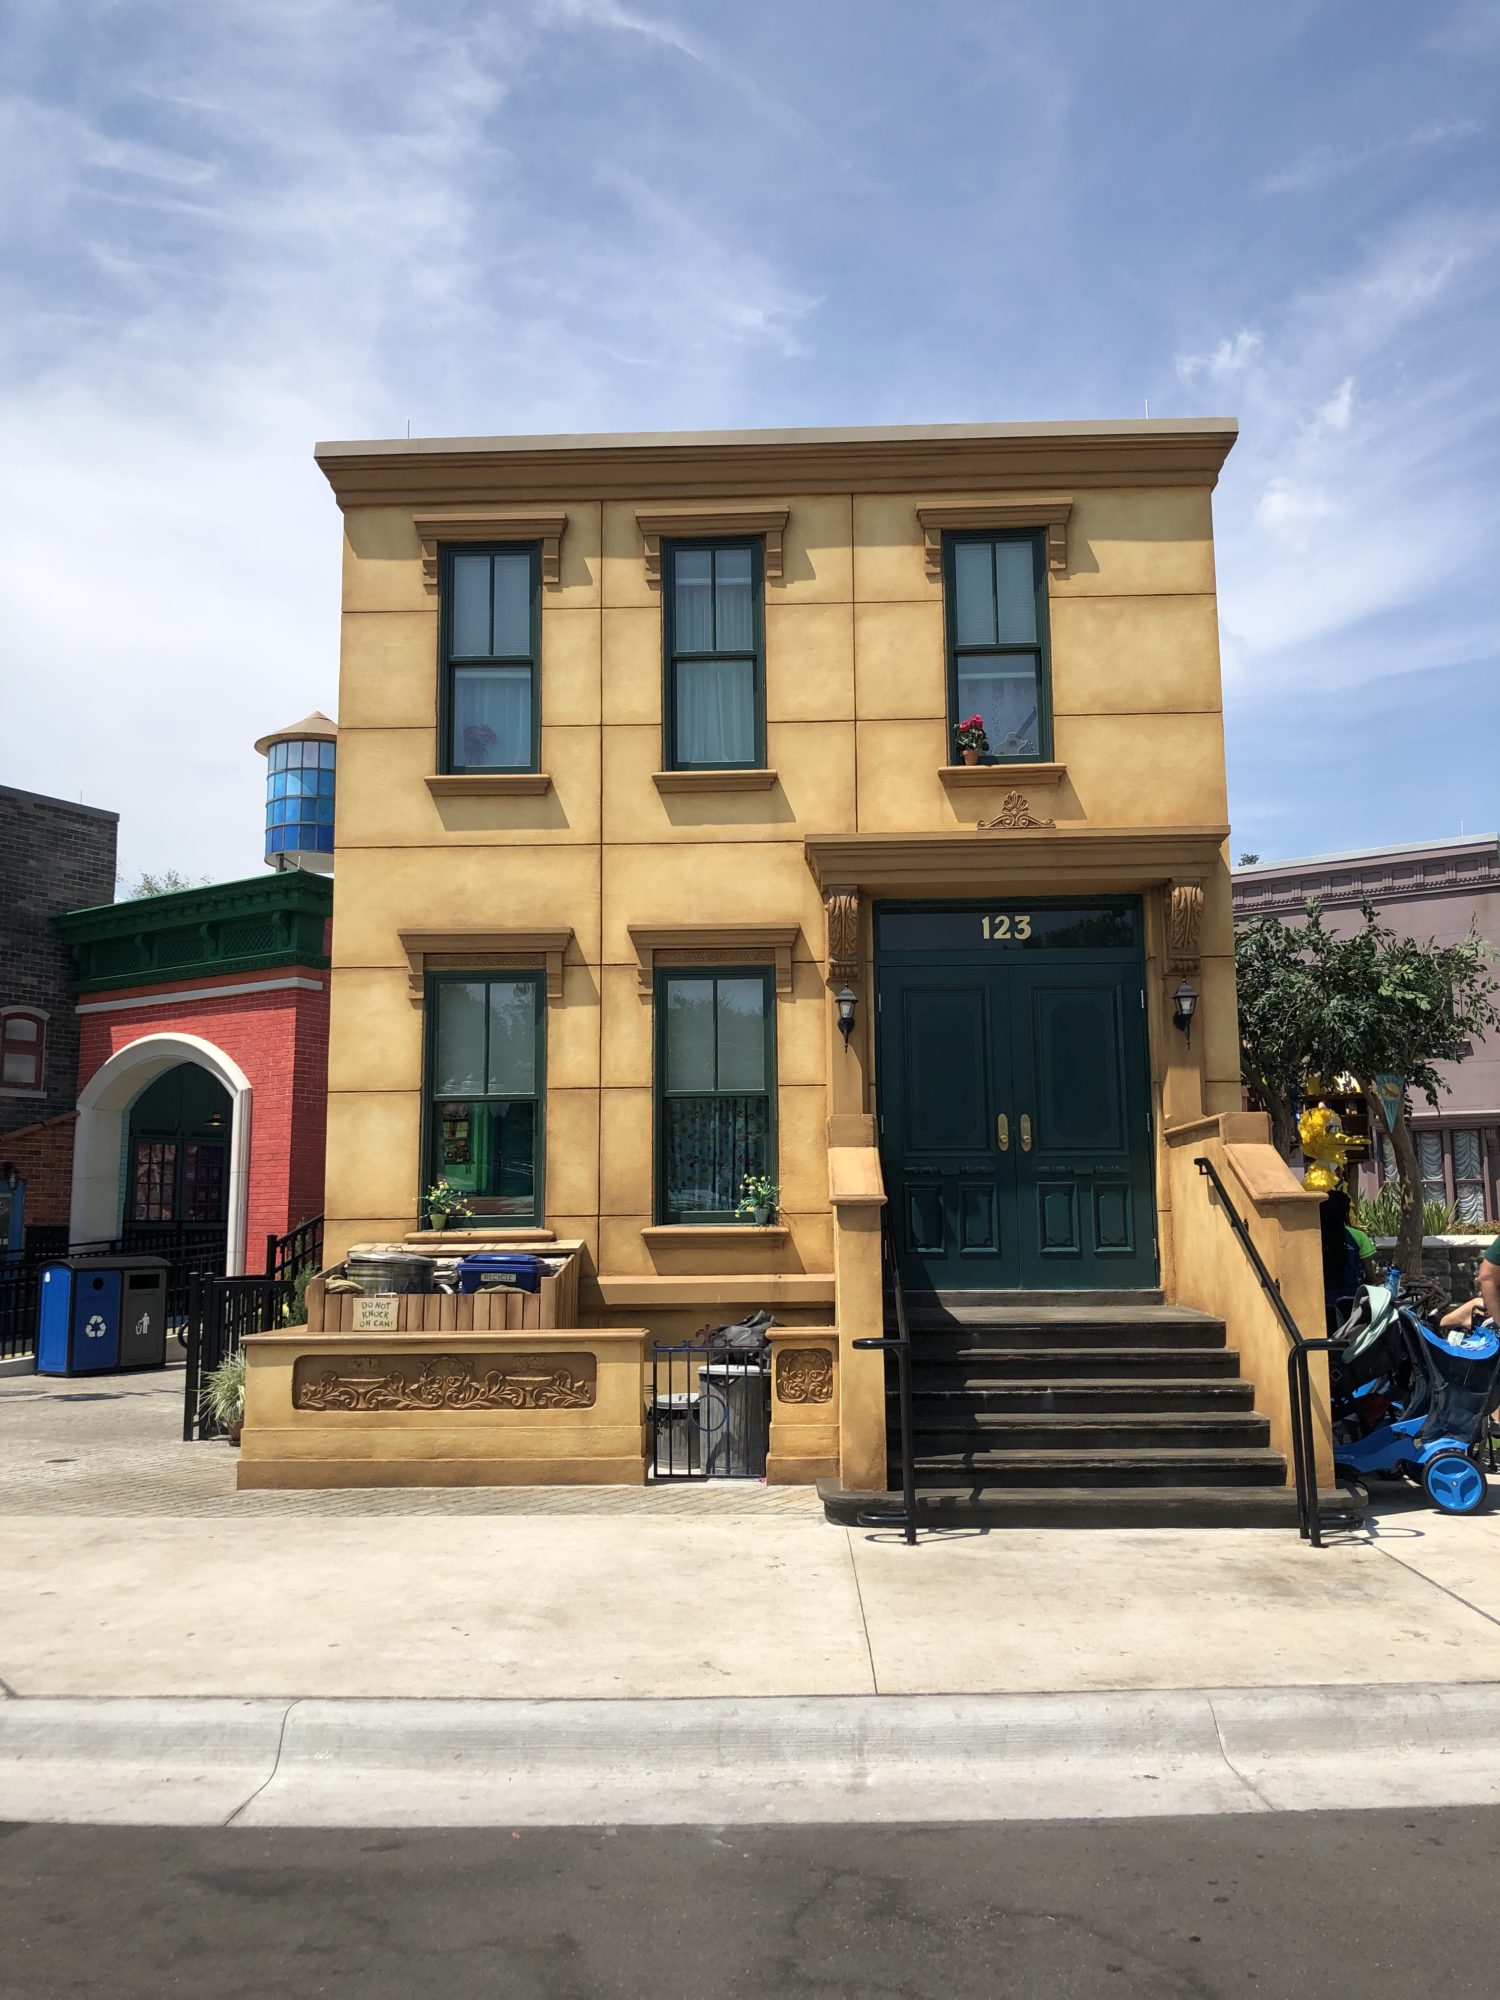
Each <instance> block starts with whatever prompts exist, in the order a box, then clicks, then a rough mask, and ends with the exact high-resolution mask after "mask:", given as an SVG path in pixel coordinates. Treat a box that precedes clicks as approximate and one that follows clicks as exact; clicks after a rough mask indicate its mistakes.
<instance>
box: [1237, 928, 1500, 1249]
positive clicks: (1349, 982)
mask: <svg viewBox="0 0 1500 2000" xmlns="http://www.w3.org/2000/svg"><path fill="white" fill-rule="evenodd" d="M1361 917H1362V919H1363V921H1362V922H1361V925H1360V928H1359V929H1358V930H1357V931H1356V932H1355V933H1354V934H1353V936H1351V937H1334V936H1333V935H1332V934H1331V933H1330V932H1329V931H1328V930H1327V928H1326V927H1325V925H1324V923H1323V912H1322V910H1321V908H1320V906H1319V905H1318V904H1317V903H1316V902H1310V903H1309V904H1308V905H1307V916H1306V918H1305V919H1304V921H1303V922H1302V923H1301V924H1285V925H1283V924H1278V923H1277V922H1276V920H1275V919H1274V918H1271V917H1258V918H1255V919H1254V920H1252V922H1250V923H1248V924H1245V925H1243V926H1241V928H1240V929H1239V931H1238V933H1237V935H1236V967H1237V971H1238V976H1239V989H1240V1024H1241V1063H1242V1069H1243V1074H1244V1078H1245V1083H1246V1087H1247V1088H1248V1089H1249V1090H1250V1092H1251V1095H1252V1096H1253V1097H1254V1098H1255V1101H1256V1102H1257V1103H1258V1104H1261V1105H1262V1106H1263V1107H1264V1108H1265V1109H1266V1110H1267V1111H1268V1112H1270V1114H1271V1120H1272V1131H1273V1133H1274V1134H1275V1136H1276V1141H1277V1144H1278V1145H1279V1146H1281V1147H1282V1149H1283V1151H1285V1152H1288V1153H1289V1152H1290V1151H1291V1150H1292V1144H1291V1143H1288V1139H1287V1135H1288V1134H1291V1135H1292V1139H1293V1140H1294V1137H1295V1128H1294V1126H1293V1125H1292V1118H1291V1111H1292V1098H1293V1097H1294V1096H1295V1095H1298V1094H1300V1091H1301V1088H1302V1082H1303V1079H1304V1078H1306V1077H1307V1076H1310V1075H1315V1076H1320V1077H1326V1078H1329V1079H1330V1080H1331V1079H1332V1078H1333V1077H1335V1076H1342V1075H1350V1076H1354V1077H1357V1078H1358V1079H1359V1082H1360V1085H1361V1088H1362V1089H1363V1091H1364V1095H1365V1101H1366V1103H1367V1104H1368V1105H1369V1108H1370V1120H1371V1125H1372V1127H1374V1126H1375V1125H1377V1124H1379V1123H1380V1122H1381V1119H1382V1114H1381V1112H1380V1108H1379V1105H1378V1102H1377V1100H1376V1095H1375V1078H1376V1077H1377V1076H1379V1075H1382V1074H1394V1075H1397V1076H1400V1077H1402V1078H1403V1079H1404V1081H1405V1086H1406V1092H1407V1095H1406V1096H1403V1099H1402V1103H1401V1106H1400V1108H1399V1110H1398V1112H1397V1114H1396V1119H1395V1124H1394V1126H1393V1128H1392V1130H1391V1150H1392V1152H1393V1153H1394V1154H1395V1158H1396V1175H1397V1179H1398V1181H1399V1184H1400V1189H1401V1226H1400V1229H1399V1231H1398V1233H1397V1239H1396V1262H1397V1263H1398V1264H1399V1265H1400V1266H1401V1268H1402V1270H1403V1271H1408V1272H1410V1273H1411V1274H1412V1275H1414V1276H1415V1275H1417V1274H1418V1273H1419V1272H1420V1271H1421V1268H1422V1173H1421V1168H1420V1166H1419V1164H1418V1161H1417V1151H1416V1147H1415V1145H1414V1144H1413V1142H1412V1136H1411V1125H1410V1101H1409V1093H1410V1092H1412V1091H1420V1092H1421V1093H1422V1095H1423V1096H1424V1097H1425V1098H1426V1099H1427V1101H1428V1103H1429V1104H1431V1105H1432V1106H1433V1107H1434V1109H1435V1108H1436V1106H1437V1103H1438V1093H1439V1091H1440V1090H1442V1089H1443V1088H1444V1086H1443V1084H1442V1081H1441V1079H1440V1078H1439V1076H1438V1073H1437V1065H1438V1064H1439V1063H1455V1062H1462V1061H1463V1059H1464V1058H1465V1056H1467V1055H1468V1054H1469V1053H1470V1045H1471V1042H1472V1038H1473V1037H1474V1036H1476V1035H1484V1034H1486V1033H1489V1032H1491V1031H1493V1030H1494V1029H1496V1028H1500V1008H1497V1007H1496V1005H1495V1002H1494V999H1493V997H1492V996H1493V995H1494V994H1495V993H1496V992H1500V981H1497V980H1496V979H1495V978H1494V977H1493V976H1492V974H1491V971H1490V962H1491V960H1492V958H1493V956H1494V954H1493V952H1492V951H1491V949H1490V947H1489V945H1488V944H1486V942H1485V941H1484V939H1482V938H1480V937H1479V936H1477V935H1476V934H1474V933H1473V932H1471V933H1470V935H1469V936H1468V937H1467V938H1465V939H1464V940H1463V942H1462V943H1460V944H1455V945H1439V944H1437V943H1435V942H1433V941H1432V940H1430V939H1429V940H1428V942H1427V943H1425V944H1423V943H1421V942H1419V941H1418V940H1417V939H1415V938H1406V937H1400V936H1398V935H1397V933H1396V932H1395V931H1393V930H1391V929H1390V927H1389V926H1388V925H1386V924H1383V923H1381V921H1380V919H1379V918H1378V917H1377V915H1376V914H1375V911H1374V909H1373V908H1372V907H1371V906H1370V904H1368V903H1366V904H1364V905H1363V907H1362V909H1361ZM1278 930H1279V931H1281V932H1282V936H1281V937H1280V938H1279V939H1278V938H1275V937H1273V936H1272V935H1271V933H1272V932H1273V931H1278Z"/></svg>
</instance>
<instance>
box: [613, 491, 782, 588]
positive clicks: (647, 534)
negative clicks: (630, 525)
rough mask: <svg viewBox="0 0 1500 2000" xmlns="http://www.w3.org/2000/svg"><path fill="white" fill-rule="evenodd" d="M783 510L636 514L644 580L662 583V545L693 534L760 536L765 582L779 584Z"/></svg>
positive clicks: (725, 509)
mask: <svg viewBox="0 0 1500 2000" xmlns="http://www.w3.org/2000/svg"><path fill="white" fill-rule="evenodd" d="M788 511H789V510H788V509H787V508H785V507H756V508H746V507H695V508H692V509H686V508H685V509H683V510H682V511H680V512H678V511H675V510H673V511H668V512H661V511H659V510H657V509H654V508H653V509H652V510H651V511H650V512H649V513H645V514H637V515H636V517H635V524H636V526H637V527H638V528H639V529H640V531H641V541H642V544H643V545H644V547H645V551H646V581H647V583H654V584H660V582H661V545H662V541H663V539H665V540H667V541H669V542H672V541H677V540H680V539H682V538H684V537H688V536H693V535H761V536H763V537H764V538H765V545H766V582H767V583H780V581H781V564H782V545H781V544H782V536H783V535H784V534H785V533H786V524H787V515H788Z"/></svg>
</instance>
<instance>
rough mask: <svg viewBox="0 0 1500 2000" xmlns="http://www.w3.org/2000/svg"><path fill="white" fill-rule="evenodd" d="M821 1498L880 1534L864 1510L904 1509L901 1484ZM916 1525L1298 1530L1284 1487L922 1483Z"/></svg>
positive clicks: (844, 1521) (839, 1517)
mask: <svg viewBox="0 0 1500 2000" xmlns="http://www.w3.org/2000/svg"><path fill="white" fill-rule="evenodd" d="M1329 1497H1330V1499H1331V1498H1332V1496H1329ZM818 1498H819V1499H820V1500H821V1501H822V1502H823V1511H824V1513H825V1515H826V1516H827V1518H828V1519H829V1520H830V1521H836V1522H838V1523H839V1524H840V1525H842V1526H844V1527H851V1528H852V1527H861V1526H862V1527H864V1528H865V1530H866V1532H867V1533H870V1532H877V1531H876V1530H873V1529H871V1528H870V1527H869V1525H868V1523H866V1522H865V1521H864V1520H863V1518H862V1517H864V1516H865V1515H870V1514H884V1515H891V1514H899V1513H900V1512H901V1493H900V1490H899V1488H898V1489H897V1490H896V1491H894V1492H883V1493H881V1492H846V1491H845V1490H844V1489H843V1488H842V1487H841V1486H840V1485H839V1483H838V1481H837V1480H836V1479H820V1480H819V1481H818ZM917 1525H918V1526H919V1527H920V1528H925V1529H934V1528H936V1529H941V1528H945V1527H950V1528H960V1527H976V1528H997V1529H998V1528H1281V1529H1283V1530H1285V1529H1290V1530H1292V1531H1293V1533H1295V1531H1296V1527H1297V1496H1296V1493H1295V1492H1294V1491H1293V1490H1292V1488H1291V1487H1289V1486H1079V1487H1065V1486H1054V1487H1032V1488H1025V1487H1021V1488H1006V1487H994V1486H991V1487H984V1488H979V1489H969V1490H967V1491H959V1490H956V1489H953V1488H940V1487H933V1486H919V1487H918V1489H917ZM886 1532H888V1533H889V1532H899V1530H894V1531H893V1530H890V1529H887V1530H886Z"/></svg>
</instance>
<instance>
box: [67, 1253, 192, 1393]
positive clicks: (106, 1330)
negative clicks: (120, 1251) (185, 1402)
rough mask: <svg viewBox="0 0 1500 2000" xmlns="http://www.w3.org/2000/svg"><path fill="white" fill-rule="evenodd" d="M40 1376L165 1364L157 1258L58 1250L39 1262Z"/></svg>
mask: <svg viewBox="0 0 1500 2000" xmlns="http://www.w3.org/2000/svg"><path fill="white" fill-rule="evenodd" d="M37 1290H38V1303H37V1326H36V1372H37V1373H38V1375H104V1374H108V1373H110V1372H112V1371H114V1370H117V1369H122V1368H165V1366H166V1365H167V1266H166V1262H165V1260H164V1259H163V1258H161V1257H61V1258H59V1259H58V1260H57V1261H56V1262H55V1263H51V1264H47V1265H44V1266H43V1269H42V1279H41V1284H40V1285H39V1286H38V1288H37Z"/></svg>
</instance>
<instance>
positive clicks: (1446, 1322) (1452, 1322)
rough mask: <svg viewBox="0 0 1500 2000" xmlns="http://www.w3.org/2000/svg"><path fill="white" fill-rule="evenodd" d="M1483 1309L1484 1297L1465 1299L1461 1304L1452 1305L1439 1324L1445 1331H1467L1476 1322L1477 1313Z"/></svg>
mask: <svg viewBox="0 0 1500 2000" xmlns="http://www.w3.org/2000/svg"><path fill="white" fill-rule="evenodd" d="M1483 1311H1484V1300H1483V1299H1465V1300H1464V1302H1463V1304H1462V1305H1461V1306H1450V1307H1449V1308H1448V1310H1447V1312H1445V1313H1444V1314H1443V1316H1442V1318H1441V1319H1440V1320H1439V1321H1438V1325H1439V1327H1441V1329H1442V1330H1443V1332H1444V1333H1467V1332H1468V1331H1469V1328H1470V1327H1471V1326H1472V1325H1473V1324H1474V1315H1475V1313H1483Z"/></svg>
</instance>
